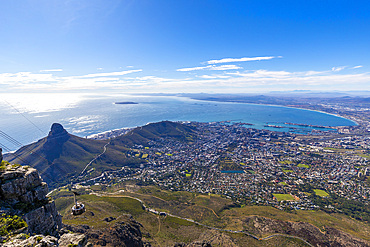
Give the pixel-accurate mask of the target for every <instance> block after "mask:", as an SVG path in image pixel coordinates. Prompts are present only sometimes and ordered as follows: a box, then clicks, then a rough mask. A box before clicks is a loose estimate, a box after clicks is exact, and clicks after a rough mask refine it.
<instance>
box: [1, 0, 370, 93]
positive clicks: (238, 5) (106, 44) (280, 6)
mask: <svg viewBox="0 0 370 247" xmlns="http://www.w3.org/2000/svg"><path fill="white" fill-rule="evenodd" d="M0 32H1V39H0V92H2V93H4V92H12V93H15V92H92V93H97V92H99V93H100V92H113V91H114V92H116V93H119V92H122V93H130V92H136V93H137V92H145V93H151V92H153V93H160V92H164V93H168V92H173V93H183V92H184V93H197V92H198V93H200V92H204V93H252V92H269V91H290V90H315V91H348V90H357V91H365V90H370V58H369V55H370V46H369V44H370V2H369V1H368V0H357V1H341V0H336V1H334V0H310V1H303V0H302V1H301V0H291V1H284V0H281V1H280V0H279V1H276V0H271V1H267V0H258V1H252V0H240V1H234V0H228V1H226V0H225V1H218V0H201V1H199V0H156V1H154V0H109V1H107V0H64V1H63V0H17V1H1V3H0Z"/></svg>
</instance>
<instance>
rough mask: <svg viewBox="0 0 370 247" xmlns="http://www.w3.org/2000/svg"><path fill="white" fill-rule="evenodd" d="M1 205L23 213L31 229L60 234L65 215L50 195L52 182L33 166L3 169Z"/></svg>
mask: <svg viewBox="0 0 370 247" xmlns="http://www.w3.org/2000/svg"><path fill="white" fill-rule="evenodd" d="M0 181H1V182H0V206H1V207H2V208H3V209H4V210H2V211H3V212H4V213H8V214H18V215H23V216H22V218H23V219H24V220H25V221H26V222H27V225H28V232H29V233H35V234H51V235H55V236H56V235H57V234H58V232H57V231H58V229H60V228H61V225H62V218H61V216H60V214H59V213H58V212H57V210H56V208H55V204H54V202H50V201H49V200H48V199H47V198H46V195H47V193H48V186H47V184H46V183H44V182H42V180H41V178H40V175H39V173H38V171H37V170H36V169H34V168H31V167H24V166H18V165H7V166H6V168H5V170H2V171H0Z"/></svg>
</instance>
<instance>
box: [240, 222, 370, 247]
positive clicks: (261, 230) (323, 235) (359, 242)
mask: <svg viewBox="0 0 370 247" xmlns="http://www.w3.org/2000/svg"><path fill="white" fill-rule="evenodd" d="M244 222H245V223H246V225H247V226H248V228H247V229H246V230H247V231H249V232H251V233H252V234H255V235H259V236H266V235H269V234H271V235H272V234H282V235H284V234H286V235H290V236H296V237H299V238H302V239H304V240H306V241H307V242H309V243H310V244H312V245H314V246H338V247H339V246H343V247H359V246H370V242H369V241H366V240H363V239H359V238H356V237H354V236H352V235H350V234H348V233H345V232H342V231H340V230H337V229H334V228H326V229H325V232H322V231H321V230H320V229H319V228H317V227H316V226H314V225H311V224H309V223H305V222H290V221H281V220H274V219H269V218H265V217H260V216H250V217H247V218H245V220H244Z"/></svg>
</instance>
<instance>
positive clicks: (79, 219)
mask: <svg viewBox="0 0 370 247" xmlns="http://www.w3.org/2000/svg"><path fill="white" fill-rule="evenodd" d="M79 192H80V193H81V194H83V195H81V196H80V199H79V200H80V201H82V202H83V203H84V204H85V205H87V212H86V213H85V214H84V215H81V216H72V215H71V214H70V207H71V205H72V203H73V199H72V197H71V196H70V195H68V194H67V193H65V191H64V190H63V189H61V190H59V191H55V192H54V193H53V195H52V196H53V198H56V205H57V208H58V210H60V212H61V214H62V215H63V223H64V224H67V225H70V229H73V230H75V229H78V228H80V231H81V232H84V233H85V234H87V235H88V236H90V237H91V238H93V239H94V240H93V241H94V242H98V241H101V242H105V243H106V244H107V246H111V245H110V243H112V241H115V240H114V236H113V237H112V238H109V234H108V232H107V231H106V230H105V229H107V228H112V227H113V228H114V227H116V223H118V222H120V221H121V220H122V219H126V220H125V221H127V218H128V217H127V215H126V214H129V215H132V217H133V218H132V220H133V219H135V221H137V222H139V223H140V225H141V227H140V229H141V232H142V237H143V241H144V242H147V243H150V244H151V246H230V247H237V246H310V245H309V244H308V243H310V244H312V245H311V246H369V242H368V240H369V237H368V232H369V226H368V225H366V224H363V223H361V222H359V221H356V220H353V219H350V218H348V217H343V216H339V215H329V214H326V213H323V212H298V213H287V212H282V211H280V210H277V209H274V208H272V207H257V206H245V207H242V208H240V207H238V206H237V205H235V203H234V202H233V201H232V200H230V199H227V198H223V197H220V196H218V195H214V194H211V195H206V194H199V193H189V192H185V191H177V192H171V191H167V190H162V189H159V188H158V187H154V186H138V185H135V184H133V183H132V182H130V181H127V182H124V183H122V184H120V185H119V186H116V187H115V188H109V187H106V186H100V187H97V186H90V187H85V188H80V189H79ZM135 198H137V199H135ZM138 199H140V200H141V201H142V202H143V203H144V204H145V206H146V209H148V208H150V209H151V210H155V211H151V210H145V208H144V207H142V206H141V202H140V201H139V200H138ZM107 208H109V209H110V210H106V209H107ZM156 212H157V213H156ZM158 212H166V215H164V214H162V215H161V214H158ZM175 216H178V217H182V218H178V217H175ZM129 218H130V217H129ZM187 219H189V220H187ZM197 222H199V223H200V224H199V223H197ZM203 224H204V225H203ZM81 225H82V226H85V227H84V228H85V229H81V227H80V226H81ZM86 226H89V227H88V228H87V227H86ZM207 226H208V227H207ZM210 228H211V229H210ZM238 231H242V232H246V233H251V234H252V235H253V236H254V237H253V236H251V235H248V234H245V233H241V232H238ZM94 232H95V233H96V232H100V233H101V234H100V235H97V234H94ZM302 239H304V240H305V241H308V243H307V242H304V241H302ZM365 239H366V240H365ZM90 241H92V240H90ZM192 244H193V245H192ZM196 244H198V245H196Z"/></svg>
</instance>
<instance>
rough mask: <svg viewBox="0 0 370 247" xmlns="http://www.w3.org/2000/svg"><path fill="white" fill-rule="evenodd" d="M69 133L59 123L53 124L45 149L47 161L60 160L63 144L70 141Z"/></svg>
mask: <svg viewBox="0 0 370 247" xmlns="http://www.w3.org/2000/svg"><path fill="white" fill-rule="evenodd" d="M69 137H70V136H69V134H68V132H67V131H66V130H65V129H64V128H63V126H62V125H61V124H59V123H53V124H52V126H51V130H50V132H49V135H48V136H47V138H46V142H45V144H44V146H43V149H44V151H45V153H46V159H47V160H48V161H49V162H52V161H53V160H54V159H56V158H58V157H59V156H60V155H61V153H62V149H63V144H64V143H65V142H66V141H68V139H69Z"/></svg>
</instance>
